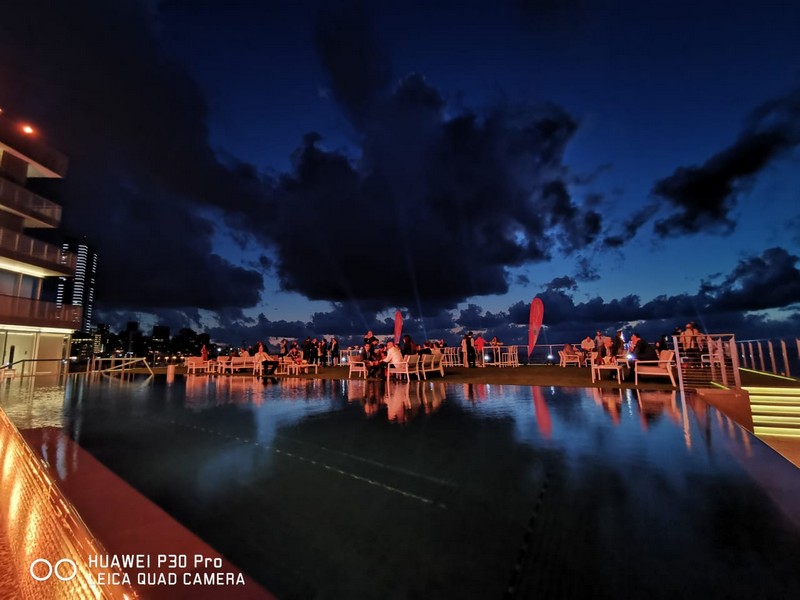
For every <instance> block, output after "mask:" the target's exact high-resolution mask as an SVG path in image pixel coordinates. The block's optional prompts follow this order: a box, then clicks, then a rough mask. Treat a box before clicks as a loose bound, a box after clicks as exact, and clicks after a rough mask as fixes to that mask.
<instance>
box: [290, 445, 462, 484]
mask: <svg viewBox="0 0 800 600" xmlns="http://www.w3.org/2000/svg"><path fill="white" fill-rule="evenodd" d="M275 437H276V438H280V439H282V440H287V441H289V442H292V443H296V444H300V445H305V446H311V447H313V448H316V449H318V450H323V451H325V452H329V453H331V454H338V455H339V456H344V457H345V458H349V459H351V460H355V461H359V462H363V463H366V464H369V465H373V466H376V467H381V468H383V469H388V470H390V471H396V472H397V473H402V474H403V475H409V476H411V477H416V478H419V479H425V480H427V481H430V482H431V483H436V484H439V485H444V486H447V487H451V488H458V487H459V486H458V484H456V483H454V482H452V481H447V480H446V479H440V478H438V477H433V476H431V475H425V474H424V473H417V472H416V471H409V470H408V469H402V468H400V467H395V466H393V465H388V464H386V463H382V462H380V461H377V460H372V459H370V458H364V457H363V456H358V455H357V454H350V453H349V452H343V451H341V450H335V449H333V448H328V447H326V446H319V445H317V444H311V443H310V442H306V441H304V440H298V439H295V438H292V437H288V436H285V435H281V434H277V435H276V436H275Z"/></svg>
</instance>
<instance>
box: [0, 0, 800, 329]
mask: <svg viewBox="0 0 800 600" xmlns="http://www.w3.org/2000/svg"><path fill="white" fill-rule="evenodd" d="M251 4H253V3H249V2H237V1H231V2H221V1H213V0H212V1H206V2H188V1H182V0H168V1H164V2H134V1H130V2H128V1H125V2H120V3H119V4H118V5H115V6H114V7H108V6H105V5H104V4H103V3H100V2H97V1H93V0H82V1H80V2H77V3H56V4H55V5H51V4H49V3H46V2H43V1H42V2H39V1H38V0H34V1H32V2H21V1H20V2H17V1H16V0H15V1H13V2H12V7H11V8H10V14H13V13H15V12H16V16H17V18H16V19H9V20H4V21H5V22H4V23H3V25H2V26H0V27H1V28H2V31H0V33H3V40H4V41H3V42H0V44H2V45H3V46H5V47H4V48H3V57H2V58H0V77H2V80H3V81H2V83H3V86H2V88H0V102H2V103H3V104H5V105H8V106H10V107H12V108H13V109H14V110H15V111H16V112H17V113H19V114H21V115H24V116H26V117H28V118H35V119H38V121H39V122H41V123H43V124H44V127H43V129H44V130H45V131H47V132H49V133H50V134H51V136H50V138H51V139H52V141H53V143H54V145H57V146H58V147H59V148H60V149H62V150H63V151H64V152H65V153H67V154H68V155H70V157H71V159H72V174H71V175H70V178H68V180H67V182H65V189H64V190H63V191H62V192H61V195H62V199H61V201H62V203H63V204H64V208H65V217H64V221H65V226H67V227H69V228H71V229H73V230H74V229H79V228H81V227H83V228H85V229H86V231H85V232H84V233H85V234H86V235H88V236H89V237H90V238H92V239H96V240H97V241H96V244H97V245H98V248H99V250H100V255H101V264H105V265H106V269H107V270H106V271H104V273H103V281H102V283H101V288H100V290H99V293H98V312H99V314H100V315H101V316H102V317H101V318H104V319H106V320H108V321H111V322H114V321H116V322H122V321H124V320H127V319H128V318H137V319H141V320H142V321H143V322H164V323H167V324H170V325H171V326H173V327H179V326H191V327H193V328H195V329H210V330H212V331H213V332H214V334H215V336H216V337H220V338H223V337H225V336H226V335H229V336H230V337H232V338H233V340H236V341H238V339H239V338H242V337H246V338H255V339H257V338H264V337H269V336H298V335H304V334H316V335H326V334H337V335H339V336H342V337H346V336H348V335H357V334H358V333H359V332H361V329H363V328H365V327H373V328H376V329H380V328H381V327H384V323H383V320H384V319H385V318H387V317H389V316H390V315H391V314H393V312H394V310H395V308H400V309H401V310H403V311H404V313H405V314H406V315H407V322H408V324H409V325H408V326H409V328H410V330H411V331H412V332H414V333H415V335H417V336H418V337H419V336H421V335H423V334H424V335H431V334H435V335H437V336H438V335H444V334H445V333H447V332H453V333H454V334H455V333H457V332H458V331H459V330H460V329H462V328H463V329H486V330H491V331H496V332H500V334H501V335H502V336H504V337H507V338H509V339H511V338H514V337H516V336H518V335H519V336H520V338H522V337H524V336H522V335H521V334H520V331H519V327H518V326H519V325H522V324H523V323H524V322H525V320H524V316H521V315H522V313H523V312H524V311H523V310H521V307H523V306H524V305H526V304H527V303H529V302H530V300H531V298H533V297H534V296H535V295H537V294H539V295H542V297H543V298H544V299H545V324H546V325H547V326H548V327H550V328H551V331H550V333H551V334H552V336H555V337H557V338H559V337H562V336H563V337H565V338H576V339H578V338H579V337H582V335H583V334H584V333H585V332H589V331H594V330H595V328H596V327H603V328H608V329H611V328H616V327H618V326H621V325H623V324H626V323H628V322H634V323H637V324H638V325H637V327H642V328H644V330H645V331H648V332H649V333H650V334H651V335H656V334H659V333H661V332H668V331H671V330H672V328H674V327H675V326H677V325H681V324H683V323H682V322H685V321H686V320H696V321H698V322H700V323H707V324H708V325H707V328H708V329H714V330H716V331H721V330H722V329H725V330H726V332H727V331H733V332H735V333H738V334H739V335H740V336H744V337H752V336H759V337H760V336H761V335H764V336H766V335H770V336H773V335H776V334H779V335H787V334H788V335H796V334H797V332H798V327H797V325H798V321H799V320H800V317H798V303H799V302H800V290H798V287H799V286H800V282H798V270H797V260H798V259H797V254H798V248H800V243H799V242H800V208H798V207H799V206H800V202H798V201H797V200H798V198H797V196H798V193H800V192H798V190H799V189H800V186H798V178H799V176H798V172H800V171H798V169H797V167H798V159H800V153H799V152H798V145H800V125H799V124H798V123H799V121H800V101H798V97H800V85H799V84H800V47H799V46H800V42H798V37H799V36H797V34H796V32H797V31H798V30H800V27H798V26H800V8H797V7H795V6H793V5H791V4H788V3H754V2H734V3H722V2H704V3H699V4H700V6H697V5H695V3H689V2H678V3H675V2H671V3H666V2H664V3H636V2H629V1H615V2H580V1H579V2H565V3H561V2H551V1H546V2H535V1H523V0H516V1H514V0H508V1H506V2H478V1H470V2H465V3H463V4H459V5H458V6H457V7H454V6H453V3H445V2H410V3H409V2H404V3H397V2H372V3H367V2H339V3H335V4H331V3H321V2H301V3H277V2H275V3H272V2H262V3H256V4H255V6H251ZM62 13H63V14H62ZM45 15H49V17H47V18H45V17H44V16H45ZM66 15H69V19H72V18H74V17H75V16H76V15H77V16H78V17H79V18H78V19H77V21H76V22H78V23H80V25H79V26H78V27H77V28H74V27H73V29H71V30H70V29H68V28H66V26H65V25H64V24H63V22H65V21H66V20H68V19H67V17H66ZM43 19H44V20H43ZM27 23H39V26H38V27H37V28H36V29H35V30H29V29H27V27H28V25H26V24H27ZM33 44H35V49H34V50H31V45H33ZM54 49H59V53H60V54H59V55H54V54H53V51H54ZM31 98H35V101H33V102H32V101H31ZM65 121H69V123H68V124H67V123H65ZM84 125H85V126H86V127H91V128H93V132H92V133H91V134H90V135H86V133H85V132H86V131H87V130H86V129H85V128H82V126H84ZM310 134H313V135H310ZM104 160H105V163H104ZM99 165H103V166H102V167H99ZM98 170H102V171H103V174H102V175H101V176H99V177H98V175H97V173H98ZM109 197H113V198H115V201H114V202H112V203H109V202H108V201H107V198H109ZM332 206H334V207H337V209H336V210H333V209H332V208H331V207H332ZM348 207H351V208H355V209H357V215H356V216H354V217H352V218H350V219H349V220H347V221H345V220H343V219H342V218H341V217H342V214H344V213H347V210H348ZM487 209H491V210H487ZM362 232H368V235H369V239H370V247H371V250H369V251H365V252H364V253H362V251H361V250H360V246H359V244H360V243H361V241H360V240H358V238H359V236H360V235H361V233H362ZM486 236H488V237H487V238H486V239H483V238H484V237H486ZM189 240H195V241H196V243H195V244H194V245H192V244H190V243H189ZM298 240H303V241H298ZM420 247H430V249H431V251H432V252H434V253H435V254H437V255H438V256H441V257H444V259H445V260H446V262H444V263H443V264H441V265H438V266H437V267H435V268H434V267H431V266H430V265H429V264H428V260H427V258H426V254H425V252H423V251H421V250H420ZM180 257H184V258H185V259H188V262H187V260H181V259H180ZM132 264H133V265H135V266H133V267H131V265H132ZM122 265H126V267H125V269H126V271H125V272H126V277H124V278H121V277H120V266H122ZM187 265H191V266H187ZM121 279H124V280H122V281H121ZM365 280H369V281H370V285H365V284H364V283H363V282H364V281H365ZM194 300H196V301H194ZM468 307H470V308H468ZM548 317H550V320H549V318H548ZM388 331H389V328H387V333H388ZM491 331H490V333H491ZM792 332H793V333H792ZM233 340H224V339H221V340H220V341H233Z"/></svg>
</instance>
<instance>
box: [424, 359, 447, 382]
mask: <svg viewBox="0 0 800 600" xmlns="http://www.w3.org/2000/svg"><path fill="white" fill-rule="evenodd" d="M436 371H438V372H439V375H441V376H442V377H444V355H442V354H434V355H433V360H432V361H431V367H430V369H429V370H428V372H429V373H435V372H436ZM426 379H427V378H426Z"/></svg>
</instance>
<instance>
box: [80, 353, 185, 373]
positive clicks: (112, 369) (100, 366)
mask: <svg viewBox="0 0 800 600" xmlns="http://www.w3.org/2000/svg"><path fill="white" fill-rule="evenodd" d="M104 365H108V366H104ZM172 366H173V367H174V365H172ZM137 367H144V368H146V369H147V370H148V371H150V374H151V375H154V373H153V369H151V368H150V363H148V362H147V359H146V358H143V357H137V356H130V357H125V358H114V357H112V358H101V357H99V356H94V357H92V359H91V360H90V361H89V362H88V363H87V364H86V372H87V373H125V371H126V370H127V371H131V370H132V369H135V368H137ZM168 368H169V367H168Z"/></svg>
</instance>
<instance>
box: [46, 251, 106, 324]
mask: <svg viewBox="0 0 800 600" xmlns="http://www.w3.org/2000/svg"><path fill="white" fill-rule="evenodd" d="M61 249H62V250H63V251H64V252H71V253H73V254H74V255H75V257H76V258H75V276H74V277H61V278H59V282H58V290H57V292H56V304H57V305H58V306H59V308H60V307H61V306H63V305H65V304H71V305H72V306H80V307H83V318H82V319H81V326H80V330H81V331H82V332H83V333H89V332H91V330H92V311H93V308H94V288H95V278H96V277H97V253H96V252H95V251H94V250H92V248H91V247H90V246H89V245H88V244H86V243H85V242H83V241H76V240H66V241H64V243H63V244H61Z"/></svg>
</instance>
